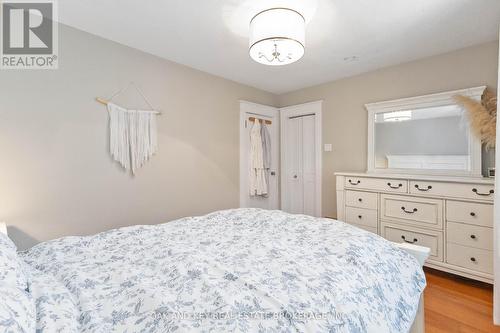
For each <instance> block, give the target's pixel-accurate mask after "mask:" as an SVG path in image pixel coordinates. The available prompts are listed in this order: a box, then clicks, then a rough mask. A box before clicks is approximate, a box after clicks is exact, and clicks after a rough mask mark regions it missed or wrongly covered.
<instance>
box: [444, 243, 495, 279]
mask: <svg viewBox="0 0 500 333" xmlns="http://www.w3.org/2000/svg"><path fill="white" fill-rule="evenodd" d="M446 262H447V263H449V264H451V265H457V266H460V267H464V268H468V269H472V270H475V271H479V272H483V273H488V274H493V252H492V251H487V250H482V249H476V248H473V247H467V246H462V245H457V244H452V243H448V244H447V246H446Z"/></svg>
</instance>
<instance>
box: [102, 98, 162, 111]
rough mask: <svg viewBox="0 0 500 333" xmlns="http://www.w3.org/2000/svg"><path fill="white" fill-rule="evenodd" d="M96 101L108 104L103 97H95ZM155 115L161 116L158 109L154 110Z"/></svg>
mask: <svg viewBox="0 0 500 333" xmlns="http://www.w3.org/2000/svg"><path fill="white" fill-rule="evenodd" d="M95 100H96V101H98V102H99V103H101V104H104V105H108V103H109V102H108V101H107V100H105V99H104V98H101V97H96V99H95ZM154 112H155V113H156V114H157V115H159V116H161V112H160V111H154Z"/></svg>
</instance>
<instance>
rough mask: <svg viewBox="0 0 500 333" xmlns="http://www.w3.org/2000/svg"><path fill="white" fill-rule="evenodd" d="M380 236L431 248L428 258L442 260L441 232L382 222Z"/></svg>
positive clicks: (393, 240) (397, 241)
mask: <svg viewBox="0 0 500 333" xmlns="http://www.w3.org/2000/svg"><path fill="white" fill-rule="evenodd" d="M381 235H382V237H384V238H385V239H387V240H389V241H391V242H395V243H403V242H407V243H412V244H415V245H420V246H425V247H428V248H430V249H431V252H430V256H429V259H431V260H435V261H443V233H442V232H439V231H427V230H421V229H414V228H408V229H407V228H403V227H399V226H394V225H391V224H386V223H382V232H381Z"/></svg>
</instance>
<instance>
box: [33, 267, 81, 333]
mask: <svg viewBox="0 0 500 333" xmlns="http://www.w3.org/2000/svg"><path fill="white" fill-rule="evenodd" d="M29 270H30V276H31V286H30V294H31V296H33V299H34V302H35V308H36V331H37V332H43V333H45V332H46V333H52V332H64V333H78V332H79V329H78V317H79V310H78V307H77V305H76V302H75V301H74V298H73V295H72V294H71V292H70V291H69V290H68V288H66V286H65V285H64V284H63V283H62V282H60V281H59V280H57V279H56V278H55V277H54V276H52V275H50V274H47V273H44V272H42V271H40V270H37V269H36V268H33V267H29Z"/></svg>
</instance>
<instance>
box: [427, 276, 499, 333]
mask: <svg viewBox="0 0 500 333" xmlns="http://www.w3.org/2000/svg"><path fill="white" fill-rule="evenodd" d="M425 273H426V276H427V288H426V289H425V293H424V298H425V300H424V308H425V326H426V330H425V331H426V333H443V332H447V333H448V332H457V333H473V332H474V333H475V332H478V333H483V332H484V333H495V332H500V326H494V325H493V287H492V286H491V285H489V284H486V283H481V282H476V281H472V280H469V279H465V278H461V277H458V276H455V275H451V274H447V273H443V272H439V271H436V270H433V269H429V268H425Z"/></svg>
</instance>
